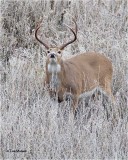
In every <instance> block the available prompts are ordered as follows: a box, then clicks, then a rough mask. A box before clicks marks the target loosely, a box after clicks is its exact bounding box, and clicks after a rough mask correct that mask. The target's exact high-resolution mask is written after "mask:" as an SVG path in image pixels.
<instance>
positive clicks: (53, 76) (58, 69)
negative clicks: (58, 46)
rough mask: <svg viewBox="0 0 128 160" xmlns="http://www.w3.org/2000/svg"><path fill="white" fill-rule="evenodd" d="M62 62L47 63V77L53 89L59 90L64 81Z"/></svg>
mask: <svg viewBox="0 0 128 160" xmlns="http://www.w3.org/2000/svg"><path fill="white" fill-rule="evenodd" d="M62 64H63V61H62V60H61V62H60V63H55V62H50V63H48V64H47V78H48V83H49V87H50V89H51V90H54V91H57V90H58V89H59V88H60V85H61V82H62V76H61V75H62V68H63V67H62Z"/></svg>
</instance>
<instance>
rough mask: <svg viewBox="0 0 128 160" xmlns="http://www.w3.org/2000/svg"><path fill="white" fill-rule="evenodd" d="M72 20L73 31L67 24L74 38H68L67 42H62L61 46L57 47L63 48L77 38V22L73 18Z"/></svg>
mask: <svg viewBox="0 0 128 160" xmlns="http://www.w3.org/2000/svg"><path fill="white" fill-rule="evenodd" d="M73 22H74V23H75V31H74V30H73V29H72V28H70V27H69V26H67V27H68V28H69V29H70V30H71V31H72V33H73V34H74V38H73V39H72V40H70V41H69V42H67V43H66V44H63V45H62V46H60V47H59V49H60V50H63V49H64V48H65V47H66V46H67V45H69V44H71V43H73V42H74V41H75V40H76V39H77V24H76V21H75V20H74V18H73Z"/></svg>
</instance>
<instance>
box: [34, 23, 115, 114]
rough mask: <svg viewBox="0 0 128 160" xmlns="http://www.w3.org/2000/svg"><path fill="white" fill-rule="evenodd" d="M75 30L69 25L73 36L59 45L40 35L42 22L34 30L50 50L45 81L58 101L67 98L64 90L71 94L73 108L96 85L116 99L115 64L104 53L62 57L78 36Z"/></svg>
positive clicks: (74, 108) (48, 50)
mask: <svg viewBox="0 0 128 160" xmlns="http://www.w3.org/2000/svg"><path fill="white" fill-rule="evenodd" d="M74 23H75V29H72V28H70V27H68V28H69V29H70V30H71V32H72V33H73V38H72V40H70V41H69V42H67V43H66V44H63V45H62V46H60V47H55V48H53V47H49V46H48V45H47V44H46V43H45V42H44V41H42V40H40V39H39V38H38V36H37V33H38V30H39V28H40V23H39V24H38V25H37V27H36V30H35V38H36V39H37V40H38V41H39V42H40V43H41V44H43V46H45V48H46V49H47V61H46V77H45V83H46V84H47V85H48V86H49V93H50V95H51V96H53V95H56V96H57V98H58V101H59V102H62V101H63V100H64V95H65V93H68V92H69V93H71V94H72V102H73V111H74V112H75V110H76V108H77V106H78V99H79V96H80V95H81V94H82V93H84V92H87V91H91V90H92V89H94V88H95V87H97V86H98V87H101V88H102V89H103V90H104V91H105V92H106V93H107V94H108V96H110V97H111V98H112V99H113V94H112V91H111V82H112V72H113V70H112V63H111V62H110V60H109V59H108V58H106V57H105V56H104V55H101V54H99V53H94V52H92V53H91V52H88V53H81V54H78V55H76V56H74V57H72V58H70V59H66V60H63V59H62V51H63V49H64V48H65V47H66V46H68V45H69V44H71V43H73V42H74V41H75V40H76V39H77V24H76V22H75V21H74Z"/></svg>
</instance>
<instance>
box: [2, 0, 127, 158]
mask: <svg viewBox="0 0 128 160" xmlns="http://www.w3.org/2000/svg"><path fill="white" fill-rule="evenodd" d="M0 6H1V19H0V22H1V26H0V27H1V33H0V36H1V38H0V40H1V51H0V52H1V53H0V57H1V63H0V72H1V102H2V105H1V111H0V112H1V142H0V143H1V145H0V147H1V149H0V156H1V157H0V159H22V158H25V159H83V160H85V159H96V160H97V159H106V160H107V159H120V160H121V159H127V158H128V157H127V154H128V137H127V136H128V135H127V134H128V133H127V130H128V128H127V127H128V123H127V120H128V106H127V98H128V95H127V94H128V90H127V82H128V81H127V80H128V68H127V65H126V64H128V57H127V51H128V44H127V37H128V34H127V29H128V12H127V10H128V6H127V0H115V1H114V0H94V1H93V0H81V1H80V0H38V1H37V0H35V1H32V0H25V1H16V0H15V1H13V0H2V1H1V4H0ZM63 13H64V15H63ZM71 15H72V16H73V17H75V19H76V22H77V24H78V40H77V41H76V42H75V43H73V44H72V45H70V46H68V47H67V48H65V51H64V56H63V57H70V56H71V55H73V54H74V55H75V54H79V53H80V52H85V51H96V52H100V53H102V54H104V55H106V56H107V57H109V58H110V59H111V61H112V63H113V68H114V74H113V85H112V86H113V93H114V96H115V99H116V104H115V105H112V104H111V102H110V101H108V99H107V97H105V96H104V95H102V94H101V96H100V97H99V98H98V99H95V100H93V99H92V98H91V96H85V97H84V98H83V99H81V101H80V103H79V112H78V114H77V117H76V119H72V117H71V115H70V113H71V106H70V104H69V103H68V102H63V103H61V104H60V105H59V104H58V103H56V102H54V103H53V101H51V99H50V98H49V95H48V92H47V89H46V88H44V89H43V79H44V74H45V68H44V67H45V60H46V54H45V48H44V47H43V46H41V45H40V44H39V43H38V42H37V41H36V40H35V37H34V29H35V25H36V24H37V23H38V21H39V20H40V19H41V18H43V23H42V27H41V32H40V35H41V37H42V38H44V37H45V40H46V41H47V42H48V43H50V44H52V45H54V46H55V45H58V44H59V45H60V44H62V43H63V42H65V41H66V40H68V39H69V38H70V36H71V34H70V32H69V30H67V28H66V27H65V25H64V24H68V25H70V26H73V23H72V19H71ZM102 101H103V103H102ZM16 150H19V152H12V151H16ZM24 150H25V151H26V152H21V151H24Z"/></svg>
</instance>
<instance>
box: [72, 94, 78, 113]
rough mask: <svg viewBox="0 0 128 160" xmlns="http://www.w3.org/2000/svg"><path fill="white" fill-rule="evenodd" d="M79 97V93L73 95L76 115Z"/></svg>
mask: <svg viewBox="0 0 128 160" xmlns="http://www.w3.org/2000/svg"><path fill="white" fill-rule="evenodd" d="M78 99H79V96H78V95H74V96H73V99H72V101H73V104H72V105H73V114H74V115H75V114H76V110H77V107H78Z"/></svg>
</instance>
